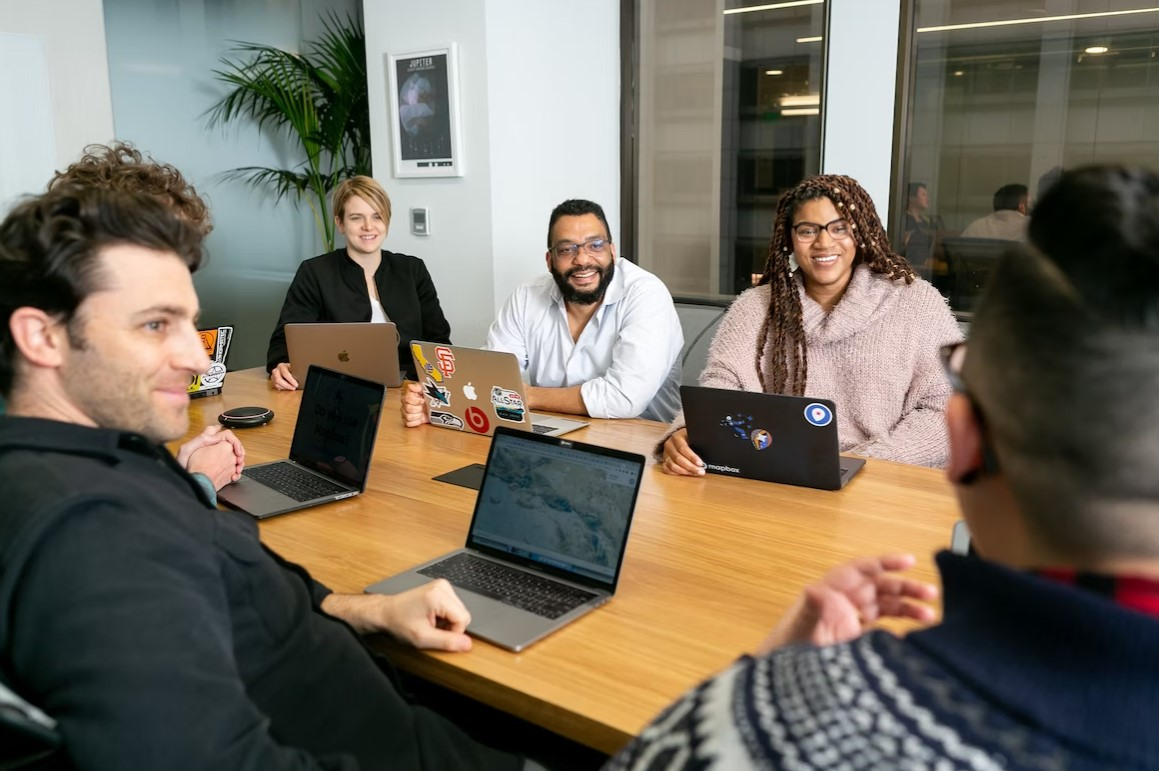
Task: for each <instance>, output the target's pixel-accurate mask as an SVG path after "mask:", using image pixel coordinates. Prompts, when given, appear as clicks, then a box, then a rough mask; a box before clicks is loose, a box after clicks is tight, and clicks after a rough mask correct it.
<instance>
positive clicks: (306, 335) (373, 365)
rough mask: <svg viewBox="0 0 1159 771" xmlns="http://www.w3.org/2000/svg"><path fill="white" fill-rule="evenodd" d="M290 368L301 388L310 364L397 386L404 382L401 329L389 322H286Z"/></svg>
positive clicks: (393, 386)
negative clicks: (401, 360)
mask: <svg viewBox="0 0 1159 771" xmlns="http://www.w3.org/2000/svg"><path fill="white" fill-rule="evenodd" d="M286 348H287V349H288V350H289V354H290V371H291V372H292V373H293V375H294V379H295V380H297V381H298V387H299V388H301V387H302V385H303V383H304V382H305V378H304V377H303V375H305V374H306V373H307V372H309V370H310V367H311V366H313V365H315V364H317V365H318V366H319V367H326V368H327V369H332V370H336V371H338V372H346V373H348V374H351V375H355V376H357V377H360V378H363V379H364V380H373V381H375V382H376V383H383V384H384V385H386V386H388V387H390V388H395V387H396V386H398V385H399V384H401V383H402V374H401V373H400V372H399V367H398V328H397V327H395V325H394V324H392V323H390V322H389V321H388V322H385V323H379V324H368V323H366V322H351V323H337V322H334V323H330V322H326V323H318V324H287V325H286Z"/></svg>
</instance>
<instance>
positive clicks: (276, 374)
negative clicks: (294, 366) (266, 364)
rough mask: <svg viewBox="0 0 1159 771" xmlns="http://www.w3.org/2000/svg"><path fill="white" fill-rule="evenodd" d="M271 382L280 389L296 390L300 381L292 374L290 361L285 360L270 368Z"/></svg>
mask: <svg viewBox="0 0 1159 771" xmlns="http://www.w3.org/2000/svg"><path fill="white" fill-rule="evenodd" d="M270 382H272V383H273V384H274V388H276V389H278V390H279V391H294V390H297V388H298V381H297V380H294V376H293V375H292V374H290V362H288V361H283V362H282V363H281V364H279V365H278V366H276V367H274V368H273V369H272V370H270Z"/></svg>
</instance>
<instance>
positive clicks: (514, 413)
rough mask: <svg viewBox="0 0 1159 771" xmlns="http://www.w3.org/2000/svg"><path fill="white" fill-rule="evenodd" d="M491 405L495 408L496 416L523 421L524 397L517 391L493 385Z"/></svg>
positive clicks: (514, 421) (517, 421)
mask: <svg viewBox="0 0 1159 771" xmlns="http://www.w3.org/2000/svg"><path fill="white" fill-rule="evenodd" d="M491 406H492V407H494V408H495V417H497V418H499V419H500V420H508V421H511V422H512V423H522V422H523V412H524V410H523V399H522V397H520V396H519V394H518V393H516V392H515V391H512V390H510V389H507V388H500V387H499V386H491Z"/></svg>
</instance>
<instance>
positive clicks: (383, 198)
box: [334, 175, 390, 224]
mask: <svg viewBox="0 0 1159 771" xmlns="http://www.w3.org/2000/svg"><path fill="white" fill-rule="evenodd" d="M355 195H356V196H358V197H359V198H361V199H362V200H364V201H366V202H367V203H368V204H370V207H371V208H372V209H374V210H375V211H376V212H378V216H380V217H382V219H383V221H384V222H386V223H387V224H390V196H389V195H387V194H386V191H385V190H383V189H382V185H380V184H378V183H377V182H375V181H374V180H373V179H371V178H370V177H364V176H362V175H359V176H357V177H351V178H350V179H347V180H343V182H342V183H341V184H339V185H338V187H336V188H334V216H335V217H337V218H338V219H339V220H341V219H342V218H343V217H344V216H345V215H346V202H347V201H349V200H350V198H351V196H355Z"/></svg>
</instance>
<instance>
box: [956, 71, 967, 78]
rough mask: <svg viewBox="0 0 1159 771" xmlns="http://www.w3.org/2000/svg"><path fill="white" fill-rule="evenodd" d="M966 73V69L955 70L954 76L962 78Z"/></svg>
mask: <svg viewBox="0 0 1159 771" xmlns="http://www.w3.org/2000/svg"><path fill="white" fill-rule="evenodd" d="M965 74H966V71H965V70H954V77H955V78H960V77H962V76H963V75H965Z"/></svg>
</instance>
